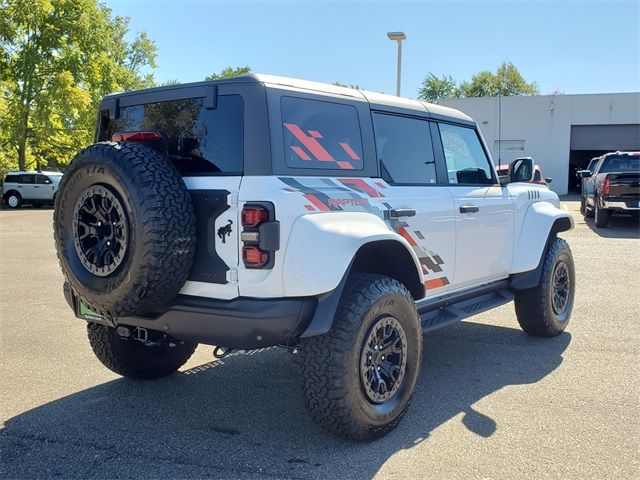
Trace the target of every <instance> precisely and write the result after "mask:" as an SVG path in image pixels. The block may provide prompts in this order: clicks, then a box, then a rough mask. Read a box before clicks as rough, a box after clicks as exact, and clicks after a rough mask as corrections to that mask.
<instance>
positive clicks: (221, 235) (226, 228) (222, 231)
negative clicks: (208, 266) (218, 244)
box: [218, 220, 233, 243]
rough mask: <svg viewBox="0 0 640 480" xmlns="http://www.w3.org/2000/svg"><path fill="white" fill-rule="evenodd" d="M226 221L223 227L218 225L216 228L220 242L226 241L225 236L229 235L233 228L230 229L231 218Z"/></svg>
mask: <svg viewBox="0 0 640 480" xmlns="http://www.w3.org/2000/svg"><path fill="white" fill-rule="evenodd" d="M227 222H229V223H227V224H226V225H225V226H224V227H220V228H219V229H218V237H219V238H220V240H222V243H226V241H227V237H230V236H231V232H232V231H233V230H231V225H233V222H232V221H231V220H227Z"/></svg>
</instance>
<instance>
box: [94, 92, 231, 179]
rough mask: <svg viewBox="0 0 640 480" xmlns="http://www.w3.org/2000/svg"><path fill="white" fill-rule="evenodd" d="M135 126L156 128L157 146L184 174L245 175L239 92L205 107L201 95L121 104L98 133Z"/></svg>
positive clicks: (108, 133)
mask: <svg viewBox="0 0 640 480" xmlns="http://www.w3.org/2000/svg"><path fill="white" fill-rule="evenodd" d="M137 131H155V132H158V133H159V134H160V135H161V136H162V139H163V141H162V142H155V144H154V145H153V146H154V147H156V148H160V149H162V150H164V151H165V152H166V153H167V154H168V155H169V157H170V158H171V160H172V161H173V163H174V164H175V165H176V167H177V168H178V170H180V173H182V174H183V175H188V174H197V173H223V174H242V171H243V101H242V97H241V96H240V95H221V96H220V97H218V103H217V107H216V108H215V109H207V108H205V107H204V99H203V98H189V99H182V100H172V101H168V102H158V103H148V104H145V105H133V106H129V107H121V108H120V118H118V119H116V120H108V119H107V121H106V122H104V121H103V127H101V129H100V133H99V135H98V138H99V140H100V141H105V140H110V139H111V137H112V135H113V134H115V133H126V132H137ZM158 144H159V145H158Z"/></svg>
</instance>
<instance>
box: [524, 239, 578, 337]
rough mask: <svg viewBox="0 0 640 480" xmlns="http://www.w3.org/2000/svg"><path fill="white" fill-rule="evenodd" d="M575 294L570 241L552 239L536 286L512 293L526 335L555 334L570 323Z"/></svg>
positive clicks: (541, 335)
mask: <svg viewBox="0 0 640 480" xmlns="http://www.w3.org/2000/svg"><path fill="white" fill-rule="evenodd" d="M574 295H575V268H574V264H573V256H572V254H571V250H570V249H569V244H568V243H567V242H566V241H564V240H563V239H561V238H555V239H554V240H553V241H552V242H551V243H550V245H549V248H548V249H547V252H546V253H545V257H544V259H543V267H542V273H541V275H540V282H539V283H538V285H537V286H536V287H534V288H530V289H527V290H520V291H517V292H516V294H515V297H516V298H515V307H516V316H517V318H518V323H520V326H521V327H522V329H523V330H524V331H525V332H527V333H528V334H529V335H533V336H536V337H553V336H555V335H558V334H559V333H561V332H563V331H564V329H565V328H566V327H567V324H568V323H569V318H570V317H571V311H572V309H573V298H574Z"/></svg>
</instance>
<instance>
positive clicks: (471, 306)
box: [420, 289, 513, 333]
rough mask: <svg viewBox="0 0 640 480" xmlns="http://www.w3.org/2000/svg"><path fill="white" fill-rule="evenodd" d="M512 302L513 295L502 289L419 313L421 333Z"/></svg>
mask: <svg viewBox="0 0 640 480" xmlns="http://www.w3.org/2000/svg"><path fill="white" fill-rule="evenodd" d="M512 300H513V293H512V292H511V291H510V290H507V289H502V290H495V291H493V292H489V293H485V294H483V295H479V296H477V297H474V298H469V299H467V300H462V301H459V302H455V303H451V304H449V305H445V306H442V307H440V308H437V309H435V310H431V311H427V312H424V313H421V314H420V321H421V323H422V333H427V332H430V331H432V330H436V329H438V328H441V327H445V326H447V325H450V324H452V323H455V322H457V321H459V320H464V319H465V318H468V317H471V316H473V315H477V314H478V313H482V312H486V311H487V310H491V309H492V308H495V307H499V306H500V305H504V304H505V303H509V302H510V301H512Z"/></svg>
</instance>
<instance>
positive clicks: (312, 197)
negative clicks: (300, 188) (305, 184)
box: [304, 193, 331, 212]
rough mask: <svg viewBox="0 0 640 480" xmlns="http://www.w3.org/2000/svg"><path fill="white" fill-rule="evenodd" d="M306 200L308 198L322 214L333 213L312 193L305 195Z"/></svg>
mask: <svg viewBox="0 0 640 480" xmlns="http://www.w3.org/2000/svg"><path fill="white" fill-rule="evenodd" d="M304 198H306V199H307V200H309V201H310V202H311V203H313V204H314V205H315V206H316V208H317V209H318V210H320V211H321V212H330V211H331V209H330V208H329V207H327V206H326V205H325V204H324V203H322V201H321V200H320V199H319V198H318V197H316V196H315V195H314V194H312V193H305V194H304Z"/></svg>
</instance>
